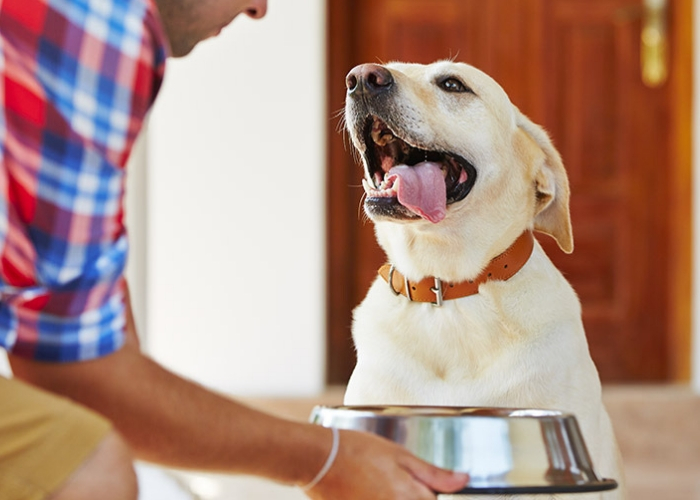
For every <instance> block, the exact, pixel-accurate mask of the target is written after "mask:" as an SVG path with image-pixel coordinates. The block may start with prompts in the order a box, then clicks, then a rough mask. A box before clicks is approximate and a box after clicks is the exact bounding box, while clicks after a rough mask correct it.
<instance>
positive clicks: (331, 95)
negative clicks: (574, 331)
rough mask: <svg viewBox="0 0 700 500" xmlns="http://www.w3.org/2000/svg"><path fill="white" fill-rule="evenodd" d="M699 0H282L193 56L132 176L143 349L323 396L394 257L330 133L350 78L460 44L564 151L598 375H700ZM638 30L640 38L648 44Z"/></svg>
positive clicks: (336, 134)
mask: <svg viewBox="0 0 700 500" xmlns="http://www.w3.org/2000/svg"><path fill="white" fill-rule="evenodd" d="M693 12H694V9H693V1H692V0H673V1H667V2H664V1H662V0H645V1H642V0H489V1H487V2H483V1H476V0H371V1H370V0H366V1H365V0H362V1H349V0H334V1H332V2H324V1H323V0H299V1H295V2H289V3H287V2H280V1H275V0H271V2H270V6H269V14H268V16H267V17H266V18H265V19H263V20H261V21H252V20H250V19H248V18H239V19H237V20H236V21H235V22H234V23H233V25H232V26H231V27H229V28H227V29H226V30H225V31H224V32H223V33H222V35H221V36H220V37H218V38H216V39H212V40H210V41H206V42H204V43H202V44H201V45H200V46H199V47H198V48H197V49H195V51H194V52H193V53H192V54H191V55H190V56H188V57H186V58H184V59H180V60H170V61H169V62H168V69H167V75H166V79H165V84H164V87H163V91H162V93H161V95H160V96H159V99H158V101H157V103H156V106H155V109H154V110H153V113H152V117H151V121H150V126H149V128H148V134H147V135H146V136H145V137H142V139H143V141H142V142H143V144H142V145H141V147H140V149H139V150H138V151H137V152H136V154H135V155H134V158H133V168H132V169H131V170H130V174H129V182H130V185H129V190H128V200H129V211H128V216H129V228H130V236H131V241H132V243H133V250H132V254H131V256H130V269H129V272H130V276H131V281H132V283H133V284H132V287H133V288H134V292H133V293H134V295H135V299H136V301H137V304H136V308H137V311H136V313H137V321H138V323H139V327H140V330H141V333H142V335H143V336H144V337H145V339H146V345H147V346H148V349H149V350H150V351H151V352H152V353H153V355H154V356H155V357H157V358H158V359H159V360H161V361H162V362H164V363H165V364H167V365H169V366H170V367H172V368H173V369H175V370H176V371H179V372H182V373H183V374H186V375H188V376H192V377H193V378H196V379H198V380H200V381H202V382H203V383H205V384H207V385H210V386H212V387H216V388H218V389H221V390H223V391H228V392H232V393H236V394H243V395H263V396H275V395H285V396H288V395H299V396H308V395H313V394H317V393H319V391H322V390H323V389H324V388H325V387H326V386H327V385H329V384H331V385H336V384H343V383H344V382H345V381H346V380H347V377H348V375H349V373H350V371H351V370H352V366H353V365H354V354H353V351H352V344H351V340H350V329H349V327H350V312H351V310H352V308H353V307H354V306H355V305H357V303H359V301H360V300H361V299H362V297H363V296H364V294H365V292H366V290H367V287H368V286H369V284H370V283H371V281H372V280H373V278H374V276H375V273H376V269H377V267H378V266H379V265H380V264H381V263H383V260H384V256H383V254H382V252H381V250H380V249H379V248H378V246H377V244H376V242H375V240H374V236H373V232H372V226H371V224H370V223H368V222H366V221H365V220H364V219H363V217H362V214H361V207H360V197H361V192H362V189H361V187H360V178H361V169H360V167H359V166H357V165H356V164H355V162H354V160H353V158H352V155H351V153H350V151H349V145H348V143H347V140H346V138H345V136H344V134H343V133H342V132H340V131H339V125H340V119H339V117H338V111H339V110H340V109H341V108H342V107H343V101H344V92H345V86H344V76H345V74H346V73H347V71H348V70H349V69H350V68H352V67H353V66H354V65H356V64H358V63H361V62H368V61H389V60H404V61H415V62H431V61H434V60H437V59H444V58H454V59H456V60H459V61H464V62H469V63H471V64H474V65H476V66H477V67H479V68H481V69H483V70H484V71H486V72H487V73H489V74H491V75H492V76H493V77H494V78H496V80H498V81H499V82H500V83H501V84H502V85H503V87H504V88H505V89H506V91H507V92H508V93H509V94H510V96H511V98H512V100H513V102H514V103H515V104H516V105H517V106H518V107H520V108H521V110H522V111H524V112H525V113H526V114H528V115H529V116H530V117H531V118H532V119H533V120H534V121H536V122H538V123H540V124H542V125H543V126H545V128H547V130H549V132H550V134H551V135H552V137H553V140H554V142H555V144H556V145H557V147H558V149H559V150H560V152H561V154H562V156H563V158H564V162H565V165H566V166H567V169H568V172H569V177H570V181H571V185H572V192H573V195H572V203H571V211H572V218H573V224H574V236H575V244H576V250H575V252H574V253H573V254H572V255H571V256H567V255H564V254H562V253H561V252H560V251H559V250H557V248H556V246H555V245H552V244H551V241H549V238H547V237H545V236H542V237H540V240H541V241H542V243H543V244H544V245H545V246H546V248H547V250H548V253H549V254H550V255H551V257H552V258H553V260H554V261H555V263H556V264H557V266H558V267H559V268H560V269H562V271H563V272H564V273H565V275H566V276H567V278H568V279H569V280H570V281H571V282H572V283H573V285H574V287H575V288H576V290H577V292H578V293H579V295H580V297H581V300H582V303H583V310H584V322H585V325H586V330H587V334H588V336H589V343H590V346H591V351H592V354H593V357H594V359H595V361H596V363H597V364H598V367H599V369H600V372H601V376H602V378H603V380H604V381H606V382H615V383H683V384H693V386H694V387H695V388H696V389H697V390H700V341H694V339H699V338H700V334H699V333H698V332H697V331H695V330H694V328H693V311H694V310H696V309H697V306H698V304H700V302H699V299H698V296H697V294H693V287H692V283H693V279H692V277H693V269H694V268H695V267H696V266H694V265H693V262H694V257H695V256H696V255H695V253H694V250H693V248H694V247H693V238H692V235H693V227H694V221H696V220H700V218H699V217H694V212H693V195H694V192H695V191H697V189H694V185H693V182H694V178H695V176H693V169H694V161H696V160H694V157H693V143H694V139H696V138H697V137H698V134H700V132H698V129H697V127H695V128H693V126H692V124H693V121H694V120H695V119H696V116H695V115H696V113H695V112H694V102H695V101H694V99H693V94H694V85H696V84H694V80H693V43H694V42H693V33H694V31H693V21H694V17H693ZM645 40H646V41H645Z"/></svg>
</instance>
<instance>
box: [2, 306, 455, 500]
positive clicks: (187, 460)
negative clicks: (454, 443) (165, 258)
mask: <svg viewBox="0 0 700 500" xmlns="http://www.w3.org/2000/svg"><path fill="white" fill-rule="evenodd" d="M127 297H128V295H127ZM127 310H129V309H128V308H127ZM127 324H128V328H127V330H128V334H127V338H128V340H127V342H126V344H125V346H124V347H123V348H122V349H120V350H119V351H117V352H115V353H113V354H110V355H108V356H105V357H103V358H99V359H95V360H91V361H83V362H77V363H65V364H58V363H45V362H38V361H33V360H29V359H24V358H20V357H17V356H10V362H11V365H12V369H13V371H14V373H15V376H17V377H20V378H22V379H24V380H26V381H28V382H31V383H33V384H35V385H38V386H40V387H43V388H45V389H47V390H49V391H51V392H54V393H58V394H62V395H65V396H67V397H69V398H71V399H74V400H75V401H78V402H80V403H82V404H84V405H85V406H88V407H90V408H92V409H94V410H96V411H98V412H100V413H102V414H103V415H105V416H107V418H109V419H110V420H112V422H113V423H114V425H115V427H116V428H117V430H119V432H120V433H121V434H122V435H123V436H124V438H125V439H126V440H127V441H128V442H129V443H130V445H131V446H132V448H133V449H134V451H135V453H136V455H137V456H139V457H140V458H143V459H145V460H149V461H153V462H157V463H161V464H165V465H169V466H173V467H180V468H189V469H200V470H208V471H218V472H227V473H243V474H252V475H256V476H262V477H266V478H270V479H273V480H275V481H279V482H283V483H286V484H297V485H303V484H306V483H308V482H309V481H311V479H312V478H313V477H314V476H315V474H316V473H317V472H318V470H319V469H320V468H321V467H322V465H323V463H324V462H325V460H326V458H327V456H328V453H329V450H330V448H331V440H332V437H331V432H330V430H329V429H325V428H323V427H320V426H316V425H311V424H306V423H298V422H292V421H288V420H284V419H280V418H277V417H274V416H271V415H268V414H265V413H262V412H259V411H257V410H254V409H252V408H249V407H247V406H245V405H242V404H240V403H238V402H235V401H233V400H231V399H228V398H226V397H223V396H220V395H217V394H215V393H213V392H211V391H209V390H207V389H205V388H203V387H202V386H200V385H197V384H195V383H193V382H190V381H188V380H185V379H183V378H181V377H179V376H177V375H175V374H173V373H171V372H169V371H167V370H165V369H164V368H163V367H161V366H160V365H158V364H157V363H156V362H154V361H153V360H151V359H150V358H148V357H147V356H145V355H144V354H142V353H141V352H140V350H139V347H138V342H137V341H136V335H135V331H134V328H133V321H132V320H131V318H130V315H129V318H128V321H127ZM464 482H465V478H464V477H463V476H462V475H454V474H451V473H448V472H445V471H441V470H439V469H436V468H434V467H432V466H430V465H428V464H425V463H424V462H422V461H420V460H418V459H417V458H415V457H414V456H413V455H411V454H410V453H408V452H407V451H406V450H405V449H404V448H402V447H400V446H398V445H395V444H393V443H390V442H388V441H385V440H384V439H381V438H378V437H376V436H372V435H369V434H363V433H357V432H350V431H343V432H341V436H340V451H339V454H338V458H337V459H336V462H335V464H334V465H333V467H332V468H331V470H330V472H329V473H328V475H327V476H326V477H325V478H324V479H323V480H322V481H321V482H320V483H319V484H318V486H316V487H315V488H314V489H313V490H311V492H310V496H312V498H318V499H327V500H331V499H332V500H342V499H348V500H349V499H364V498H403V499H412V498H416V499H418V498H426V499H428V498H435V497H434V495H433V494H432V493H430V489H436V490H444V491H448V490H451V491H454V490H457V489H460V488H461V487H462V486H463V485H464ZM425 485H429V486H425Z"/></svg>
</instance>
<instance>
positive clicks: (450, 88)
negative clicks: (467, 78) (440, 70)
mask: <svg viewBox="0 0 700 500" xmlns="http://www.w3.org/2000/svg"><path fill="white" fill-rule="evenodd" d="M438 85H439V86H440V88H441V89H442V90H444V91H445V92H459V93H464V92H472V89H470V88H469V87H467V86H466V85H464V84H463V83H462V82H460V81H459V80H457V79H456V78H453V77H448V78H443V79H442V80H440V81H439V82H438Z"/></svg>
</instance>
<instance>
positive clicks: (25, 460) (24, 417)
mask: <svg viewBox="0 0 700 500" xmlns="http://www.w3.org/2000/svg"><path fill="white" fill-rule="evenodd" d="M110 430H111V424H110V422H109V421H108V420H106V419H104V418H103V417H101V416H99V415H98V414H96V413H93V412H92V411H90V410H87V409H85V408H83V407H82V406H80V405H77V404H75V403H73V402H71V401H70V400H68V399H65V398H62V397H58V396H55V395H53V394H50V393H48V392H45V391H42V390H40V389H37V388H35V387H33V386H31V385H28V384H25V383H23V382H21V381H19V380H16V379H7V378H5V377H1V376H0V499H2V500H43V499H45V498H47V497H48V496H49V495H50V494H51V493H52V492H55V491H56V490H57V489H58V488H59V487H60V486H61V485H62V484H63V483H64V482H65V481H66V480H67V479H68V478H69V477H70V476H71V474H72V473H73V472H74V471H75V470H76V469H77V468H78V467H79V466H80V464H82V463H83V462H84V461H85V460H86V459H87V458H88V457H89V456H90V455H91V454H92V453H93V452H94V451H95V449H96V448H97V445H98V444H99V443H100V442H101V441H102V439H104V438H105V437H106V435H107V434H108V433H109V431H110Z"/></svg>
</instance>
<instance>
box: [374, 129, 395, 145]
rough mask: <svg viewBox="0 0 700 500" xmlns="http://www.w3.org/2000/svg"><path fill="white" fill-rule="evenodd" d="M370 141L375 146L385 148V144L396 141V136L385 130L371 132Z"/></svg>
mask: <svg viewBox="0 0 700 500" xmlns="http://www.w3.org/2000/svg"><path fill="white" fill-rule="evenodd" d="M372 140H373V141H374V143H375V144H376V145H377V146H386V145H387V144H389V143H391V142H394V141H395V140H396V136H394V134H392V133H391V132H390V131H388V130H387V129H383V130H373V131H372Z"/></svg>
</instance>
